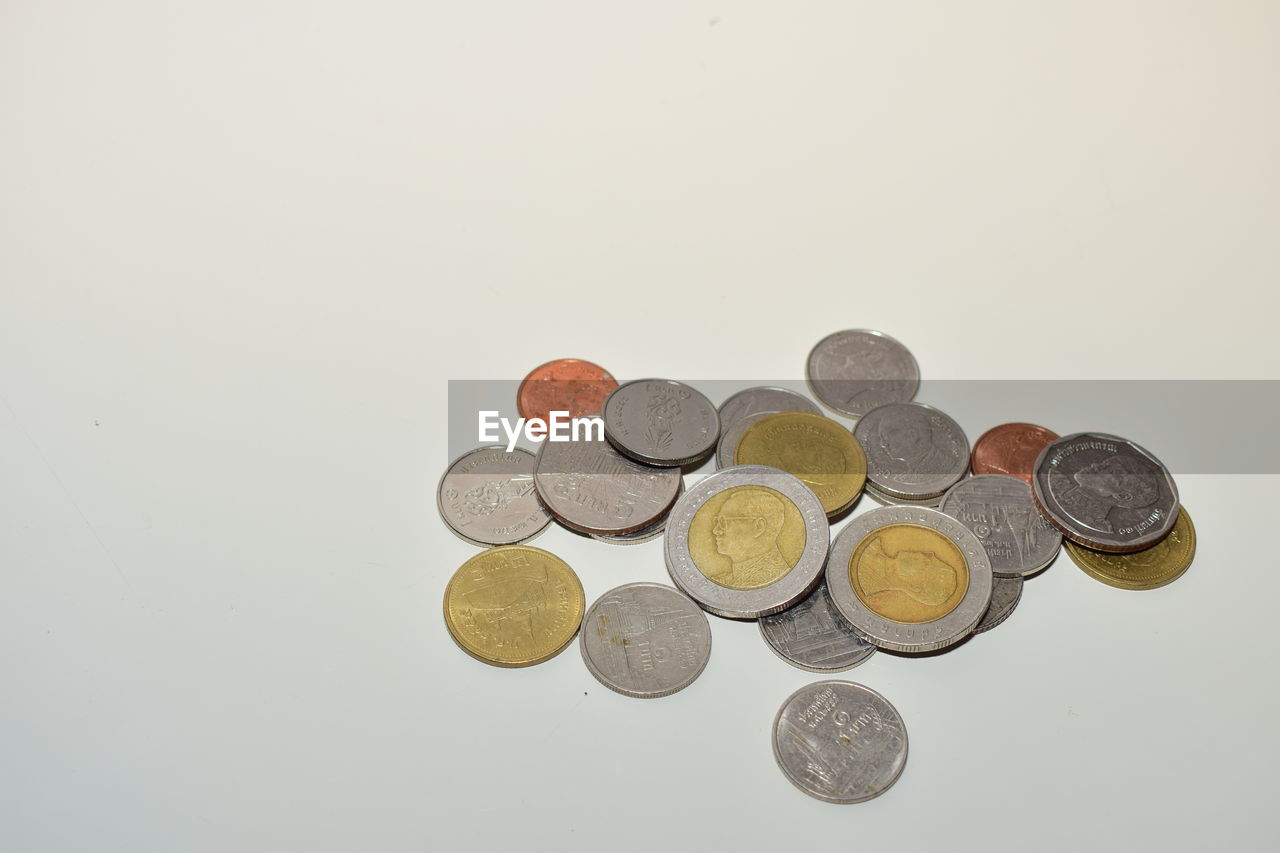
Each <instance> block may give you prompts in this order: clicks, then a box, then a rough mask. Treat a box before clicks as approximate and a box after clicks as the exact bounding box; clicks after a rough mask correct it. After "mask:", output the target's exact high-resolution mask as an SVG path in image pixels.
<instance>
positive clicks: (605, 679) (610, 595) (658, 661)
mask: <svg viewBox="0 0 1280 853" xmlns="http://www.w3.org/2000/svg"><path fill="white" fill-rule="evenodd" d="M579 645H580V646H581V648H582V660H583V661H584V662H585V663H586V665H587V669H588V670H589V671H590V672H591V674H592V675H594V676H595V677H596V679H597V680H598V681H599V682H600V683H601V684H603V685H604V686H605V687H608V688H609V689H610V690H616V691H617V692H618V693H621V694H623V695H625V696H634V697H636V698H637V699H653V698H656V697H658V696H670V695H671V694H672V693H675V692H676V691H677V690H683V689H684V688H686V687H688V686H689V685H690V684H692V683H693V680H694V679H695V678H697V677H698V676H699V675H700V674H701V673H702V670H703V668H705V667H706V665H707V660H708V659H709V658H710V657H711V625H710V624H709V623H708V622H707V616H706V614H705V613H703V612H702V610H701V609H700V608H699V607H698V605H697V604H695V603H694V602H693V601H691V600H690V599H689V597H688V596H685V595H682V594H681V593H679V592H677V591H676V590H674V589H672V588H671V587H669V586H663V585H661V584H656V583H629V584H625V585H623V586H620V587H618V588H616V589H612V590H609V591H608V592H606V593H605V594H604V595H602V596H600V600H599V601H597V602H596V603H595V604H593V605H591V609H590V610H588V611H587V615H586V618H585V619H584V620H583V622H582V634H581V639H580V641H579Z"/></svg>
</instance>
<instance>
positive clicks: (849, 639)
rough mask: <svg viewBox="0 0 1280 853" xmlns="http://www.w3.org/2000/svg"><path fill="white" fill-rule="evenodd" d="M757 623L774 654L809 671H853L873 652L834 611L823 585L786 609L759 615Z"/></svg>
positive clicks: (872, 647)
mask: <svg viewBox="0 0 1280 853" xmlns="http://www.w3.org/2000/svg"><path fill="white" fill-rule="evenodd" d="M758 624H759V625H760V636H762V637H764V641H765V642H766V643H768V644H769V648H771V649H773V651H774V654H776V655H777V656H778V657H780V658H782V659H783V660H784V661H786V662H787V663H789V664H791V665H792V666H798V667H800V668H801V669H807V670H809V672H842V671H844V670H846V669H852V668H853V667H855V666H857V665H858V664H860V663H862V662H863V661H865V660H866V659H867V658H869V657H871V655H872V654H874V653H875V650H876V647H875V646H873V645H871V644H870V643H868V642H867V641H866V640H864V639H862V638H861V637H859V636H858V635H857V634H855V633H854V632H853V629H852V628H851V627H849V623H848V622H847V621H845V618H844V617H843V616H841V615H840V611H838V610H836V606H835V604H834V603H833V602H832V601H831V595H830V593H828V592H827V585H826V584H825V583H819V584H818V586H817V588H816V589H814V591H813V592H811V593H809V596H808V598H805V599H804V600H802V601H800V602H798V603H796V604H793V605H792V606H790V607H788V608H787V609H786V610H783V611H780V612H778V613H772V614H770V615H768V616H761V617H760V621H759V623H758Z"/></svg>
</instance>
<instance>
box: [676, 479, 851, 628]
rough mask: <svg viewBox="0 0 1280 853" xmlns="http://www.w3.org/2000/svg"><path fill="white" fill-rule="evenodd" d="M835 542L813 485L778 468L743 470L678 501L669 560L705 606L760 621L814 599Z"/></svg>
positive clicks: (709, 481) (685, 589) (689, 592)
mask: <svg viewBox="0 0 1280 853" xmlns="http://www.w3.org/2000/svg"><path fill="white" fill-rule="evenodd" d="M830 540H831V529H830V527H829V526H828V524H827V515H826V512H824V511H823V509H822V504H821V503H820V502H819V501H818V498H817V497H816V496H815V495H814V494H813V492H812V491H811V490H810V489H809V487H808V486H806V485H805V484H804V483H802V482H800V481H799V480H798V479H796V478H795V477H793V476H791V475H790V474H787V473H786V472H783V471H779V470H777V469H776V468H766V467H765V466H763V465H738V466H734V467H733V468H725V469H724V470H723V471H717V472H716V473H714V474H711V475H710V476H708V477H706V478H704V479H703V480H702V481H701V482H699V483H698V484H697V485H696V486H694V487H693V488H691V489H689V491H687V492H685V494H684V496H683V497H681V498H680V500H678V501H677V502H676V505H675V506H674V507H673V508H672V510H671V517H670V518H669V519H668V520H667V540H666V548H665V553H664V556H665V557H666V563H667V571H668V572H669V573H670V575H671V579H672V580H673V581H675V584H676V586H677V587H679V588H680V590H681V591H683V592H684V593H685V594H686V595H688V596H689V597H690V598H692V599H693V600H694V601H696V602H698V603H699V604H700V605H702V607H703V608H704V609H706V610H709V611H711V612H712V613H715V614H717V615H720V616H727V617H730V618H736V619H755V618H757V617H759V616H765V615H767V614H770V613H777V612H778V611H779V610H785V609H786V608H787V607H790V606H791V605H792V604H794V603H795V602H797V601H799V600H800V599H802V598H804V597H805V596H806V595H808V594H809V592H810V591H811V590H812V589H813V587H814V586H815V585H816V584H817V583H818V578H819V576H820V575H821V573H822V565H823V563H824V562H825V561H826V558H827V548H828V546H829V545H830Z"/></svg>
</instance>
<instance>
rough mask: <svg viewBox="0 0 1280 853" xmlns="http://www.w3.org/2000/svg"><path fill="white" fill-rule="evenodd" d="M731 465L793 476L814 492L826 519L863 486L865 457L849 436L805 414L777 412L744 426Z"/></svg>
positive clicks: (833, 424)
mask: <svg viewBox="0 0 1280 853" xmlns="http://www.w3.org/2000/svg"><path fill="white" fill-rule="evenodd" d="M733 464H734V465H769V466H771V467H774V468H778V469H780V470H783V471H786V472H787V473H788V474H793V475H795V476H796V477H798V478H800V479H801V480H802V481H804V484H805V485H806V486H808V487H809V488H811V489H813V493H814V494H815V495H817V496H818V500H819V501H821V502H822V509H823V510H824V511H825V512H826V513H827V516H828V517H830V516H834V515H838V514H839V513H841V512H843V511H844V510H846V509H848V508H849V507H850V506H852V505H853V502H854V501H855V500H857V499H858V495H860V494H861V493H862V486H863V484H865V483H866V482H867V455H866V454H865V453H863V452H862V445H860V444H858V440H857V439H856V438H854V437H853V433H852V432H850V431H849V430H848V429H846V428H845V427H844V426H842V425H840V424H838V423H836V422H835V421H833V420H831V418H827V417H823V416H822V415H815V414H811V413H809V412H778V413H777V414H776V415H766V416H765V417H763V418H761V419H760V420H758V421H756V422H755V423H754V424H752V425H751V426H749V427H747V430H746V431H745V432H744V433H743V434H742V438H741V439H740V440H739V441H738V447H737V449H736V450H734V452H733Z"/></svg>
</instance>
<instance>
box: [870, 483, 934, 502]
mask: <svg viewBox="0 0 1280 853" xmlns="http://www.w3.org/2000/svg"><path fill="white" fill-rule="evenodd" d="M863 491H865V492H866V493H867V496H868V497H870V498H871V499H872V500H873V501H875V502H876V503H878V504H880V505H881V506H924V507H930V508H936V507H937V506H938V504H940V503H942V498H943V495H945V494H946V492H943V494H942V495H934V496H933V497H931V498H923V499H922V500H908V499H907V498H898V497H894V496H893V495H886V494H885V493H884V492H882V491H880V490H879V489H877V488H876V487H875V486H873V485H872V484H871V482H870V481H867V485H866V488H865V489H864V490H863Z"/></svg>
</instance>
